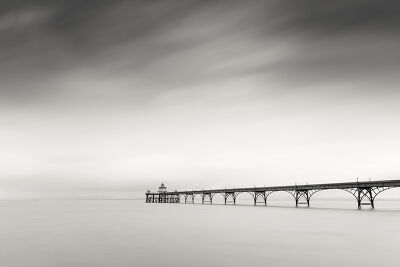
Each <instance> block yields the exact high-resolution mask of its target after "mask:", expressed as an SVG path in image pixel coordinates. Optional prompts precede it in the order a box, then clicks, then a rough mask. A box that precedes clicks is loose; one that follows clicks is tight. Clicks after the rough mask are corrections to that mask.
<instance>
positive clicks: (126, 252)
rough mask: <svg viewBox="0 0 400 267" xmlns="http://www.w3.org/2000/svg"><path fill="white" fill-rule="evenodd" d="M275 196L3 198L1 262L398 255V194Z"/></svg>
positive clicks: (179, 262)
mask: <svg viewBox="0 0 400 267" xmlns="http://www.w3.org/2000/svg"><path fill="white" fill-rule="evenodd" d="M275 204H276V206H275V207H262V206H257V207H253V206H243V205H237V206H224V205H212V206H209V205H199V204H187V205H184V204H161V203H160V204H156V203H149V204H146V203H144V202H143V201H142V200H30V201H27V200H14V201H0V242H1V244H0V246H1V249H0V266H4V267H17V266H18V267H36V266H37V267H64V266H65V267H67V266H68V267H73V266H82V267H83V266H84V267H92V266H96V267H100V266H104V267H105V266H107V267H109V266H120V267H125V266H130V267H132V266H177V267H179V266H185V267H187V266H230V267H232V266H267V265H268V266H399V264H400V261H399V258H398V255H397V253H398V249H399V238H400V228H399V227H398V226H399V225H400V209H399V208H398V207H399V205H398V204H399V203H394V202H393V203H392V202H390V201H387V202H385V203H383V202H380V203H379V206H380V207H381V210H379V209H378V210H374V211H371V210H362V211H358V210H356V209H354V206H355V203H351V204H349V203H347V202H346V203H344V202H340V203H339V202H338V203H337V204H336V206H335V207H334V208H332V202H329V201H324V202H320V203H313V204H314V206H315V207H311V208H292V207H291V206H293V203H291V202H290V203H289V202H288V203H283V202H282V203H280V202H278V201H276V202H275ZM280 204H282V205H286V206H287V207H277V206H278V205H280ZM396 205H397V206H396ZM341 206H343V207H344V208H345V209H342V207H341ZM384 207H387V208H388V209H393V210H384Z"/></svg>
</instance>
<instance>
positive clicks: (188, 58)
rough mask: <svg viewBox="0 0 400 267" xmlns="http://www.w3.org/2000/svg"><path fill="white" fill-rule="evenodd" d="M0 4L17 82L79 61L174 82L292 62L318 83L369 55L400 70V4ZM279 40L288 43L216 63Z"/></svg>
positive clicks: (5, 73)
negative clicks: (279, 50)
mask: <svg viewBox="0 0 400 267" xmlns="http://www.w3.org/2000/svg"><path fill="white" fill-rule="evenodd" d="M0 10H1V13H0V31H1V32H2V34H1V37H0V39H1V42H0V49H1V52H0V58H1V62H2V63H1V65H0V70H1V76H2V79H3V80H11V83H12V81H14V80H19V78H20V77H21V75H22V76H25V77H27V78H30V77H32V75H33V77H38V75H39V77H40V79H42V77H43V76H49V75H52V73H53V74H58V73H60V72H62V71H66V70H71V69H76V68H81V67H82V68H104V69H105V71H106V72H108V73H110V74H112V75H114V74H115V73H116V74H122V73H126V75H130V74H131V75H136V76H140V77H139V79H146V80H152V78H154V77H152V76H158V77H160V80H161V81H163V82H164V83H165V82H170V83H172V84H177V83H178V84H180V83H183V84H187V83H188V82H192V83H197V82H199V81H205V80H207V79H208V78H209V79H214V78H218V77H222V78H224V77H230V76H237V75H241V74H245V75H251V74H256V75H258V74H259V72H261V74H266V75H267V74H269V73H272V74H274V75H275V74H276V73H277V74H278V77H279V73H282V74H283V75H286V72H292V71H291V69H293V70H294V71H295V72H297V76H301V75H302V73H304V75H307V73H308V72H309V71H313V72H314V75H312V79H313V78H316V79H317V80H318V75H319V72H320V71H319V70H321V72H323V73H322V74H323V76H325V75H326V74H328V75H329V73H332V74H333V77H335V75H334V74H335V72H337V71H339V72H340V70H343V69H345V70H346V71H347V70H355V69H357V68H361V69H365V72H366V73H367V72H369V71H371V70H370V68H369V67H368V66H367V67H366V65H370V62H369V60H368V58H369V59H371V61H373V62H375V63H376V62H380V63H378V67H381V66H384V65H385V63H386V61H388V62H389V64H388V66H390V68H392V69H393V68H396V69H397V68H398V67H399V62H398V61H399V60H398V56H397V53H395V50H396V49H398V46H399V38H398V33H397V29H398V27H399V24H400V19H399V17H398V16H397V12H398V11H399V10H400V4H398V2H397V1H385V2H378V1H372V0H371V1H344V0H340V1H315V0H306V1H288V0H285V1H255V2H246V3H244V2H235V1H233V2H232V1H35V2H32V1H3V2H2V4H1V6H0ZM382 39H383V40H382ZM275 46H289V48H290V50H289V51H287V52H288V53H287V54H283V55H278V57H277V58H275V59H274V61H273V62H271V61H269V60H267V59H265V60H264V62H254V63H253V64H251V63H249V64H248V65H245V66H242V67H241V68H240V67H234V68H233V69H230V68H227V69H221V68H219V69H218V71H216V70H215V68H214V67H215V66H219V65H226V64H225V62H230V61H232V60H233V59H237V60H242V59H246V58H247V57H249V56H254V55H257V54H262V53H264V52H266V51H268V50H269V49H272V48H274V47H275ZM202 47H203V49H202ZM382 47H384V48H385V49H382ZM225 48H227V49H225ZM285 53H286V51H285ZM208 55H212V56H213V57H208ZM199 57H200V58H199ZM182 58H184V59H182ZM160 62H161V64H160ZM165 62H166V63H165ZM327 66H328V67H327ZM374 68H375V69H376V68H377V67H372V69H374ZM188 69H190V70H191V71H187V70H188ZM174 70H175V71H174ZM253 70H255V72H254V73H253ZM385 71H386V70H385ZM324 72H326V73H324ZM372 72H373V70H372ZM149 73H150V74H149ZM40 79H39V80H40ZM165 79H166V80H165ZM180 81H181V82H180Z"/></svg>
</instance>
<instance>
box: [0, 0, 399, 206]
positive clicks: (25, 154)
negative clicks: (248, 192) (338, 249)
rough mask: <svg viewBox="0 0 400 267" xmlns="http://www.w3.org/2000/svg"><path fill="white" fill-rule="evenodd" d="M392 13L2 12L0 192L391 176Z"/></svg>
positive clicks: (394, 138) (91, 3)
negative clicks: (162, 182) (162, 183)
mask: <svg viewBox="0 0 400 267" xmlns="http://www.w3.org/2000/svg"><path fill="white" fill-rule="evenodd" d="M399 11H400V4H399V2H398V1H390V0H389V1H372V0H363V1H353V0H338V1H325V0H304V1H295V0H268V1H204V0H202V1H200V0H199V1H190V0H187V1H183V0H182V1H174V0H172V1H161V0H160V1H152V0H151V1H120V0H113V1H98V0H96V1H95V0H84V1H82V0H80V1H77V0H68V1H67V0H56V1H55V0H52V1H50V0H43V1H40V0H35V1H24V0H20V1H19V0H13V1H11V0H5V1H1V3H0V137H1V138H0V148H1V149H0V162H1V164H0V195H1V197H32V196H39V197H44V196H53V197H54V196H55V197H58V196H60V197H61V196H71V197H76V196H79V197H81V196H89V195H91V194H98V195H102V194H112V195H113V196H117V197H118V196H121V197H122V196H124V197H125V196H130V195H131V194H132V193H133V192H144V191H145V190H146V189H155V188H156V187H157V186H158V185H159V184H160V183H161V181H164V182H165V184H166V185H167V187H168V188H169V189H180V190H181V189H199V188H204V189H205V188H218V187H234V186H235V187H239V186H253V185H260V186H263V185H290V184H294V183H297V184H302V183H322V182H342V181H354V180H356V179H357V177H359V179H360V180H367V179H375V180H380V179H399V177H400V169H399V159H400V138H399V136H400V119H399V115H400V105H399V102H400V89H399V84H400V75H399V73H400V53H399V51H400V33H399V30H398V29H399V27H400V18H399V16H398V12H399ZM1 197H0V198H1Z"/></svg>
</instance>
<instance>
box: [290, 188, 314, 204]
mask: <svg viewBox="0 0 400 267" xmlns="http://www.w3.org/2000/svg"><path fill="white" fill-rule="evenodd" d="M293 196H294V199H295V201H296V208H297V207H298V206H299V204H306V205H307V207H310V197H311V195H310V192H309V191H308V190H301V191H299V190H296V192H295V194H294V195H293ZM301 198H303V199H304V200H305V201H306V202H299V200H300V199H301Z"/></svg>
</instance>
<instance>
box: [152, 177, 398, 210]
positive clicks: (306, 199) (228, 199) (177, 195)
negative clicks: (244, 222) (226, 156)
mask: <svg viewBox="0 0 400 267" xmlns="http://www.w3.org/2000/svg"><path fill="white" fill-rule="evenodd" d="M396 187H400V180H383V181H364V182H359V181H357V182H347V183H327V184H307V185H290V186H269V187H244V188H230V189H228V188H224V189H209V190H191V191H173V192H168V191H167V190H166V187H165V186H164V183H163V184H161V186H160V188H159V191H158V192H150V191H147V192H146V202H147V203H180V202H181V197H182V196H183V198H184V201H185V203H192V204H193V203H194V199H195V196H196V195H199V196H200V197H201V203H202V204H213V197H214V196H215V195H216V194H222V196H223V197H224V204H225V205H227V204H233V205H235V204H236V198H237V196H238V195H239V194H241V193H249V194H250V195H251V196H252V197H253V200H254V205H257V204H260V203H262V204H263V205H265V206H266V205H267V199H268V196H269V195H270V194H272V193H274V192H287V193H289V194H291V195H292V196H293V198H294V200H295V205H296V207H298V206H300V205H304V206H306V207H310V200H311V197H312V196H313V195H314V194H315V193H317V192H319V191H322V190H329V189H339V190H344V191H346V192H348V193H350V194H351V195H353V196H354V197H355V199H356V201H357V207H358V209H361V207H362V206H369V207H370V208H372V209H373V208H375V204H374V202H375V198H376V196H377V195H379V194H380V193H382V192H383V191H386V190H388V189H391V188H396Z"/></svg>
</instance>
